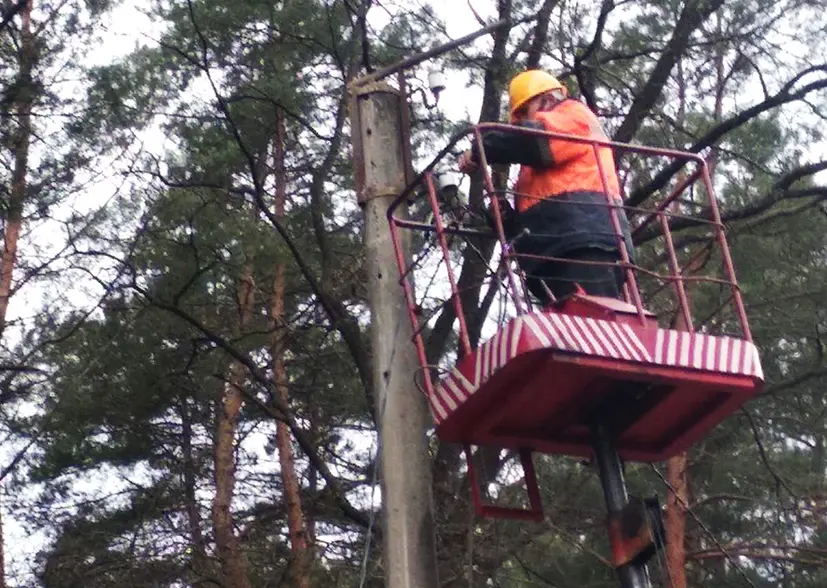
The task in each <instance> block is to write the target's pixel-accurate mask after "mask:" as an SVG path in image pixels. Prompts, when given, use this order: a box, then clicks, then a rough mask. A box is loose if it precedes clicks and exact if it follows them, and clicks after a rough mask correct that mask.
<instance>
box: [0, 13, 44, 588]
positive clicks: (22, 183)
mask: <svg viewBox="0 0 827 588" xmlns="http://www.w3.org/2000/svg"><path fill="white" fill-rule="evenodd" d="M32 2H33V0H29V1H28V2H26V4H25V6H24V7H23V10H22V11H21V13H20V16H21V28H20V60H19V65H20V68H19V71H18V80H17V81H18V83H17V88H16V92H17V95H16V96H14V97H13V98H12V99H13V104H14V112H15V114H16V116H15V118H16V121H15V122H16V123H17V129H16V130H15V131H13V135H12V136H13V140H12V149H13V150H14V169H13V170H12V181H11V190H10V194H9V203H8V211H7V216H6V221H5V223H4V224H3V256H2V259H0V337H2V336H3V333H4V332H5V330H6V314H7V313H8V309H9V298H10V297H11V289H12V288H11V286H12V278H13V274H14V266H15V263H16V262H17V242H18V239H19V238H20V231H21V229H22V226H23V203H24V200H25V198H26V180H27V176H28V172H29V144H30V141H31V134H32V118H31V110H32V105H33V104H34V99H35V96H34V87H33V85H32V73H33V71H34V66H35V62H36V60H37V54H36V52H35V44H34V35H33V34H32V18H31V17H32ZM0 588H6V553H5V538H4V535H3V519H2V515H1V514H0Z"/></svg>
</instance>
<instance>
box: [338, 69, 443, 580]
mask: <svg viewBox="0 0 827 588" xmlns="http://www.w3.org/2000/svg"><path fill="white" fill-rule="evenodd" d="M352 94H353V96H352V102H351V123H352V135H353V147H354V165H355V168H356V184H357V192H358V197H359V202H360V204H361V205H362V208H363V211H364V218H365V228H364V245H365V255H366V259H365V263H366V269H367V276H368V284H367V285H368V293H369V294H368V296H369V302H370V309H371V346H372V349H373V382H374V390H375V397H376V404H377V406H376V417H377V422H378V427H379V447H380V479H381V488H382V504H383V512H382V514H383V519H382V520H383V523H384V525H383V526H384V529H383V533H382V538H383V542H384V543H383V546H384V551H383V559H384V563H385V579H386V584H385V585H386V587H387V588H436V587H438V586H439V582H438V579H437V566H436V549H435V534H434V520H433V504H432V502H433V501H432V495H431V464H430V459H429V455H428V446H427V440H426V437H425V432H426V430H427V428H428V426H429V425H430V424H431V419H430V415H429V414H428V408H427V405H426V402H425V398H424V396H423V395H422V393H421V392H420V391H419V390H418V389H417V388H416V386H415V385H414V375H415V373H416V371H417V370H418V369H419V362H418V359H417V356H416V351H415V348H414V345H413V341H412V340H411V336H412V327H411V323H410V319H409V318H408V314H407V307H406V303H405V296H404V293H403V291H402V288H401V286H400V285H399V271H398V266H397V262H396V257H395V253H394V248H393V244H392V242H391V234H390V227H389V226H388V219H387V211H388V207H389V205H390V203H391V202H392V201H393V199H394V198H395V197H396V196H398V195H399V194H400V193H401V192H402V190H403V189H404V188H405V184H406V173H405V167H406V165H405V161H406V150H407V149H409V146H408V145H406V144H405V143H406V141H407V140H408V138H407V137H406V136H405V133H404V132H403V118H402V108H407V104H406V103H405V99H404V97H402V96H400V93H399V92H398V91H397V90H395V89H394V88H392V87H390V86H389V85H387V84H385V83H384V82H370V83H369V84H366V85H363V86H360V87H356V88H352Z"/></svg>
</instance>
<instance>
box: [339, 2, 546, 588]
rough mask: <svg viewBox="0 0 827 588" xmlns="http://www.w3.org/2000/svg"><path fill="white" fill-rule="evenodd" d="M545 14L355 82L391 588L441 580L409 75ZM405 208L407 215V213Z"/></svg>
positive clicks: (432, 586)
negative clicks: (411, 226)
mask: <svg viewBox="0 0 827 588" xmlns="http://www.w3.org/2000/svg"><path fill="white" fill-rule="evenodd" d="M535 18H536V16H530V17H526V18H523V19H520V20H518V21H514V22H511V23H509V22H508V21H505V20H501V21H498V22H496V23H493V24H491V25H488V26H486V27H483V28H481V29H479V30H478V31H476V32H474V33H471V34H469V35H465V36H464V37H461V38H459V39H455V40H453V41H450V42H448V43H445V44H444V45H440V46H438V47H434V48H432V49H429V50H427V51H423V52H422V53H417V54H416V55H412V56H410V57H408V58H406V59H403V60H402V61H400V62H398V63H396V64H394V65H391V66H388V67H384V68H382V69H380V70H378V71H375V72H372V73H368V74H366V75H364V76H363V77H361V78H358V79H356V80H354V81H353V82H351V84H350V87H349V89H350V92H351V107H350V115H351V118H350V120H351V128H352V132H351V134H352V140H353V159H354V167H355V171H356V190H357V194H358V198H359V203H360V204H361V205H362V208H363V210H364V215H365V232H364V243H365V256H366V259H365V263H366V269H367V274H368V298H369V302H370V308H371V327H370V329H371V346H372V348H373V384H374V389H375V393H376V394H375V396H376V407H375V409H376V417H377V424H378V428H379V447H380V450H381V453H380V461H379V464H380V472H381V487H382V506H383V509H382V514H383V522H384V533H383V534H382V537H383V540H384V552H383V555H384V558H385V586H386V588H436V587H437V586H439V582H438V579H437V565H436V537H435V530H434V520H433V503H432V502H433V500H432V495H431V480H432V477H431V463H430V457H429V453H428V446H427V443H426V437H425V432H426V430H427V429H428V427H430V426H431V424H432V422H431V416H430V414H429V413H428V407H427V404H426V402H425V397H424V395H423V394H422V393H420V392H419V390H417V389H416V387H415V386H414V376H415V374H416V372H417V370H419V369H420V366H419V360H418V359H417V356H416V351H415V349H414V345H413V341H412V335H413V332H412V326H411V322H410V318H409V317H408V314H407V306H406V304H407V303H406V301H405V295H404V293H403V290H402V287H401V286H400V285H399V269H398V266H397V264H396V257H395V253H394V248H393V243H392V241H391V235H390V225H389V224H388V218H387V212H388V208H389V206H390V204H391V202H392V201H393V200H394V198H396V197H397V196H399V195H400V194H401V193H402V191H403V190H404V189H405V187H406V185H407V183H408V182H409V181H411V179H412V178H411V176H412V175H413V173H412V170H411V162H410V144H409V143H410V133H409V128H408V104H407V96H406V91H405V87H404V84H405V78H404V71H405V70H407V69H408V68H412V67H415V66H416V65H418V64H420V63H422V62H423V61H425V60H427V59H431V58H433V57H437V56H439V55H442V54H443V53H446V52H448V51H451V50H453V49H456V48H457V47H461V46H462V45H465V44H467V43H470V42H471V41H473V40H474V39H476V38H478V37H481V36H483V35H486V34H489V33H491V32H492V31H494V30H496V29H498V28H500V27H502V26H505V25H508V24H511V25H514V24H519V23H521V22H529V21H531V20H534V19H535ZM395 74H399V78H398V79H399V84H400V89H394V88H393V87H391V86H389V85H388V84H386V83H385V82H384V81H383V80H384V79H385V78H388V77H390V76H392V75H395ZM402 208H403V207H402V206H400V207H398V208H397V211H399V213H402V212H403V211H402ZM403 247H404V243H403ZM407 255H408V256H409V255H410V252H407Z"/></svg>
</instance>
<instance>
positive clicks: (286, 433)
mask: <svg viewBox="0 0 827 588" xmlns="http://www.w3.org/2000/svg"><path fill="white" fill-rule="evenodd" d="M284 135H285V128H284V117H283V116H282V114H281V112H279V113H278V114H277V119H276V137H275V140H274V150H273V151H274V160H275V161H274V168H275V170H274V171H275V183H276V202H275V216H276V217H277V218H278V219H279V220H282V219H283V218H284V205H285V200H286V197H287V192H286V182H287V177H286V175H287V174H286V171H285V153H284V140H285V136H284ZM284 272H285V264H284V262H283V261H281V260H280V261H278V262H277V264H276V275H275V279H274V280H273V292H272V297H271V299H270V324H271V328H272V330H273V340H272V343H271V347H270V354H271V356H272V360H273V378H274V380H275V384H276V389H277V391H278V395H279V398H280V400H281V402H282V403H283V404H284V405H285V406H286V405H287V401H288V400H287V372H286V369H285V365H284V334H285V328H284V326H285V325H284V294H285V292H284V290H285V276H284ZM276 445H277V447H278V452H279V465H280V467H281V479H282V487H283V501H284V506H285V509H286V510H287V528H288V530H289V533H290V548H291V549H292V552H293V562H292V565H291V566H290V568H291V570H290V571H291V576H292V578H293V585H294V586H296V588H310V551H309V548H308V541H307V531H306V529H305V525H304V514H303V512H302V505H301V497H300V495H299V481H298V478H297V476H296V464H295V461H294V459H293V447H292V444H291V437H290V429H289V427H288V426H287V425H286V424H285V423H284V422H282V421H276Z"/></svg>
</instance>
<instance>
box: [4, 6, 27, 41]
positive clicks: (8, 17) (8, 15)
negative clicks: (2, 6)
mask: <svg viewBox="0 0 827 588" xmlns="http://www.w3.org/2000/svg"><path fill="white" fill-rule="evenodd" d="M28 1H29V0H19V1H18V2H17V4H13V5H12V7H11V8H9V9H8V10H6V11H3V10H0V14H2V15H3V20H0V33H2V32H3V29H4V28H6V27H7V26H8V25H9V23H10V22H11V21H12V19H13V18H14V17H15V16H17V15H18V14H20V11H21V10H23V9H24V8H25V7H26V4H27V3H28Z"/></svg>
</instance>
